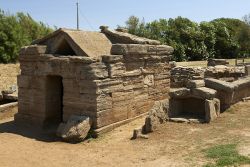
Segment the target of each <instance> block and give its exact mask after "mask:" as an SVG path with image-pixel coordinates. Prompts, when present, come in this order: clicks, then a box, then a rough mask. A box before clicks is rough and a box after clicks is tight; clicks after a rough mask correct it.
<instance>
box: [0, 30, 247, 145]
mask: <svg viewBox="0 0 250 167" xmlns="http://www.w3.org/2000/svg"><path fill="white" fill-rule="evenodd" d="M100 28H101V31H100V32H89V31H80V30H70V29H59V30H57V31H55V32H53V33H52V34H50V35H48V36H46V37H44V38H42V39H38V40H36V41H34V42H33V43H32V45H30V46H27V47H24V48H22V49H21V51H20V55H19V62H20V68H21V74H20V75H19V76H18V113H17V114H16V115H15V122H16V123H17V124H18V125H28V126H32V127H33V126H34V127H38V128H40V129H43V130H44V129H45V130H46V129H49V130H52V131H53V133H55V134H57V136H59V137H61V138H62V139H63V140H64V141H67V142H80V141H83V140H84V139H85V138H86V137H87V136H94V137H97V136H98V135H100V134H102V133H105V132H107V131H110V130H112V129H114V128H115V127H118V126H120V125H122V124H125V123H128V122H129V121H132V120H134V119H136V118H139V117H142V116H145V117H146V118H145V124H144V125H143V126H142V127H139V128H137V129H135V130H134V132H133V137H132V139H135V138H138V137H141V138H148V136H147V135H146V134H147V133H149V132H153V131H155V130H156V129H157V127H158V125H159V124H162V123H165V122H168V121H172V122H182V123H210V122H211V121H214V120H215V119H216V118H218V117H219V116H220V114H221V113H222V112H224V111H225V110H227V109H228V108H230V106H231V105H233V104H235V103H237V102H239V101H242V100H247V99H250V98H249V97H250V89H249V87H250V77H249V74H250V73H249V71H250V70H249V69H250V67H249V65H247V64H241V65H237V66H232V65H230V64H229V63H228V62H227V61H226V60H224V59H209V60H208V66H207V67H182V66H176V63H175V62H171V61H170V60H171V55H172V53H173V51H174V49H173V48H172V47H171V46H167V45H161V44H160V42H159V41H156V40H150V39H146V38H141V37H137V36H134V35H131V34H129V33H128V32H127V31H126V30H124V29H117V30H109V29H108V27H105V26H101V27H100ZM0 97H1V96H0Z"/></svg>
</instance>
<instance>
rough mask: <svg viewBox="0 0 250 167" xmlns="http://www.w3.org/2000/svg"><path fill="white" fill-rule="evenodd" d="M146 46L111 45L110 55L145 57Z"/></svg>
mask: <svg viewBox="0 0 250 167" xmlns="http://www.w3.org/2000/svg"><path fill="white" fill-rule="evenodd" d="M147 53H148V46H147V45H140V44H113V45H112V48H111V54H114V55H147Z"/></svg>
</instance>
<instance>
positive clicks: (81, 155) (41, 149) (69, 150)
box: [0, 101, 250, 167]
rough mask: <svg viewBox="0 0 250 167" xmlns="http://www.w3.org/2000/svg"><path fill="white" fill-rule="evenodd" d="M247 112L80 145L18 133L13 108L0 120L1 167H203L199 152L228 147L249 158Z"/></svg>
mask: <svg viewBox="0 0 250 167" xmlns="http://www.w3.org/2000/svg"><path fill="white" fill-rule="evenodd" d="M249 108H250V101H249V102H244V103H243V102H241V103H239V104H237V105H235V106H233V107H232V108H231V109H230V110H229V112H226V113H223V114H222V115H221V117H220V118H218V119H217V120H216V121H215V122H213V123H211V124H178V123H166V124H163V125H162V126H161V127H160V128H159V129H158V130H157V131H156V132H154V133H151V134H150V135H149V139H137V140H130V137H131V135H132V130H133V129H134V128H137V127H139V126H140V125H142V123H143V119H139V120H136V121H134V122H131V123H129V124H127V125H125V126H122V127H119V128H117V129H115V130H114V131H112V132H109V133H107V134H105V135H104V136H101V137H100V138H98V139H90V140H87V141H86V142H83V143H80V144H67V143H63V142H60V141H59V140H58V139H57V138H54V137H53V136H48V135H45V134H42V133H41V132H38V131H36V130H31V129H24V128H20V127H16V126H15V124H14V122H13V117H12V115H13V114H14V113H15V112H16V110H17V108H15V109H12V110H11V111H9V112H8V114H5V115H0V117H2V120H0V166H1V167H13V166H20V167H26V166H27V167H31V166H36V167H40V166H41V167H48V166H49V167H61V166H67V167H68V166H70V167H85V166H120V167H123V166H124V167H127V166H145V167H151V166H157V167H167V166H178V167H182V166H183V167H185V166H187V167H188V166H203V165H204V164H206V163H207V162H209V161H210V160H208V159H206V158H205V157H204V153H203V151H202V150H204V149H205V148H208V147H211V146H214V145H218V144H229V143H238V144H239V148H238V149H239V152H240V153H241V154H243V155H246V156H250V110H249ZM8 116H9V118H7V117H8ZM3 117H4V118H3ZM210 162H211V161H210Z"/></svg>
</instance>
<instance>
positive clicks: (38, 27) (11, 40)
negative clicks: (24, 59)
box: [0, 10, 52, 63]
mask: <svg viewBox="0 0 250 167" xmlns="http://www.w3.org/2000/svg"><path fill="white" fill-rule="evenodd" d="M51 31H52V29H51V28H49V27H48V26H46V25H45V24H43V23H41V22H36V21H34V20H33V19H32V18H31V17H30V15H28V14H24V13H17V14H16V15H11V14H8V13H5V12H4V11H2V10H0V63H10V62H16V61H17V56H18V52H19V50H20V48H21V47H22V46H25V45H28V44H30V43H31V42H32V41H33V40H35V39H37V38H41V37H43V36H45V35H47V34H48V33H50V32H51Z"/></svg>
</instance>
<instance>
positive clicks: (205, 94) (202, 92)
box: [191, 87, 217, 99]
mask: <svg viewBox="0 0 250 167" xmlns="http://www.w3.org/2000/svg"><path fill="white" fill-rule="evenodd" d="M191 92H192V95H194V96H196V97H199V98H203V99H213V98H215V96H216V93H217V91H216V90H214V89H210V88H206V87H200V88H194V89H192V90H191Z"/></svg>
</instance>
